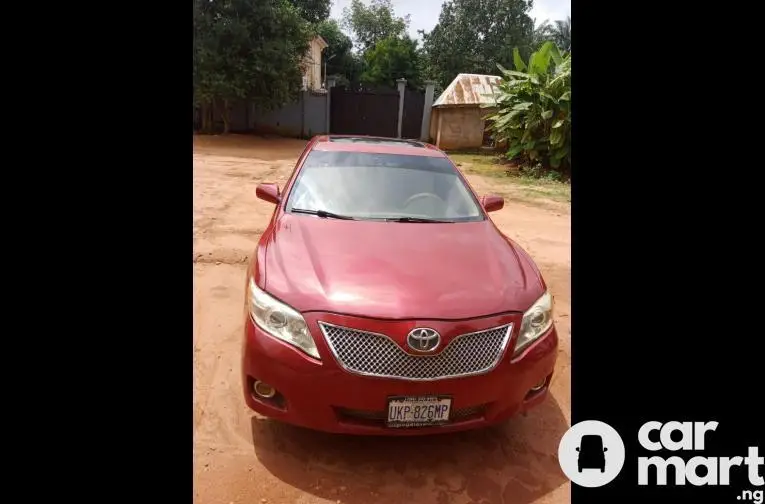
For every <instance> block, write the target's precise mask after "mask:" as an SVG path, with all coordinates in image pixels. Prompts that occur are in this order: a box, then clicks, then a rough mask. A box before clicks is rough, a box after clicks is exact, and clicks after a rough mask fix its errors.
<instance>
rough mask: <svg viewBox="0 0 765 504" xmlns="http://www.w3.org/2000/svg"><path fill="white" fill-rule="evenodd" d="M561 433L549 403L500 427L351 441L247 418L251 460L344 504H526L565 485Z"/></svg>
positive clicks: (558, 415) (560, 420)
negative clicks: (559, 454)
mask: <svg viewBox="0 0 765 504" xmlns="http://www.w3.org/2000/svg"><path fill="white" fill-rule="evenodd" d="M567 429H568V425H567V422H566V419H565V417H564V415H563V413H562V411H561V410H560V407H559V406H558V403H557V402H556V401H555V398H554V397H553V396H549V397H548V398H547V400H546V401H545V402H544V403H542V404H540V405H539V406H538V407H537V408H535V409H534V410H532V411H531V412H529V413H528V415H527V416H525V417H524V416H518V417H516V418H513V419H511V420H510V421H508V422H505V423H503V424H501V425H498V426H495V427H490V428H485V429H481V430H476V431H472V432H462V433H454V434H438V435H433V436H423V437H357V436H341V435H333V434H324V433H319V432H313V431H309V430H306V429H301V428H297V427H292V426H289V425H285V424H282V423H279V422H275V421H271V420H266V419H261V418H256V417H253V418H252V437H253V444H254V447H255V454H256V456H257V458H258V459H259V460H260V462H261V463H262V464H263V466H264V467H265V468H266V469H267V470H268V471H269V472H271V473H272V474H273V475H274V476H276V477H277V478H279V479H280V480H282V481H283V482H285V483H286V484H288V485H290V486H293V487H295V488H297V489H300V490H302V491H304V492H307V493H310V494H312V495H315V496H317V497H321V498H324V499H329V500H332V501H333V502H336V501H340V502H342V503H343V504H371V503H373V502H387V503H390V502H404V501H406V502H418V503H426V502H433V503H438V504H447V503H451V502H455V503H456V502H460V503H464V502H465V499H466V498H468V499H470V502H472V503H476V504H478V503H480V504H502V503H510V502H512V503H513V504H527V503H530V502H533V501H535V500H537V499H539V498H540V497H542V496H544V495H546V494H547V493H549V492H551V491H553V490H554V489H556V488H558V487H559V486H561V485H563V484H564V483H566V482H567V479H566V478H565V476H564V475H563V473H562V472H561V470H560V466H559V465H558V460H557V452H558V443H559V441H560V439H561V437H562V435H563V433H564V432H565V431H566V430H567Z"/></svg>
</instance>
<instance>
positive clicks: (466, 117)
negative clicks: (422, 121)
mask: <svg viewBox="0 0 765 504" xmlns="http://www.w3.org/2000/svg"><path fill="white" fill-rule="evenodd" d="M435 111H437V112H436V113H435V114H432V115H431V136H432V137H433V141H434V142H435V144H436V146H437V147H439V148H440V149H451V150H455V149H474V148H478V147H481V145H482V144H483V132H484V127H485V125H484V120H483V117H485V116H486V115H487V113H488V112H489V111H487V110H486V109H482V108H480V107H478V106H477V105H476V106H475V107H453V108H448V107H446V108H444V107H439V108H437V109H435Z"/></svg>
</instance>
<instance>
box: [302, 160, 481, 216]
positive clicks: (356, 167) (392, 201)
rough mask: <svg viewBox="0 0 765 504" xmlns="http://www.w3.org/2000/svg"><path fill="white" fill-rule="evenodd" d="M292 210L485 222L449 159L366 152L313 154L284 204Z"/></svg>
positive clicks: (474, 200)
mask: <svg viewBox="0 0 765 504" xmlns="http://www.w3.org/2000/svg"><path fill="white" fill-rule="evenodd" d="M293 209H301V210H324V211H327V212H333V213H337V214H342V215H347V216H351V217H355V218H358V219H386V218H399V217H412V218H426V219H438V220H449V221H475V220H483V218H484V217H483V214H482V213H481V211H480V207H479V206H478V202H477V201H476V199H475V197H474V196H473V194H472V193H471V192H470V190H469V189H468V188H467V187H466V186H465V184H464V183H463V182H462V179H461V178H460V177H459V176H458V174H457V171H456V169H455V168H454V166H453V165H452V164H451V162H449V160H448V159H446V158H442V157H427V156H408V155H401V154H374V153H366V152H327V151H312V152H311V153H310V154H309V155H308V156H307V157H306V160H305V163H304V165H303V167H302V169H301V171H300V174H299V176H298V178H297V180H296V181H295V184H294V186H293V188H292V190H291V192H290V195H289V199H288V201H287V211H288V212H289V211H292V210H293Z"/></svg>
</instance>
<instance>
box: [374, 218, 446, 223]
mask: <svg viewBox="0 0 765 504" xmlns="http://www.w3.org/2000/svg"><path fill="white" fill-rule="evenodd" d="M385 220H386V221H387V222H439V223H442V224H453V223H454V221H450V220H442V219H427V218H424V217H388V218H386V219H385Z"/></svg>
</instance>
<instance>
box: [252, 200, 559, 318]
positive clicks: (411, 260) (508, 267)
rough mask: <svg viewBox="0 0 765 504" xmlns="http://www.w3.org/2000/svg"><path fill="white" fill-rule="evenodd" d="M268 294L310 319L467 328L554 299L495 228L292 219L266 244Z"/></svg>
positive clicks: (520, 253)
mask: <svg viewBox="0 0 765 504" xmlns="http://www.w3.org/2000/svg"><path fill="white" fill-rule="evenodd" d="M265 245H266V253H265V261H266V264H265V268H264V269H265V289H266V291H267V292H269V293H270V294H271V295H273V296H275V297H276V298H278V299H280V300H282V301H283V302H285V303H287V304H289V305H291V306H292V307H293V308H295V309H297V310H299V311H301V312H308V311H326V312H335V313H339V314H346V315H356V316H366V317H374V318H386V319H465V318H471V317H479V316H483V315H492V314H497V313H503V312H510V311H524V310H526V309H528V308H529V307H530V306H531V304H532V303H533V302H534V301H535V300H536V299H537V298H538V297H539V296H540V295H541V294H542V293H543V292H544V286H543V281H542V280H541V277H540V276H539V273H538V271H537V269H536V267H535V266H534V264H533V262H532V261H531V260H530V258H528V256H527V255H526V253H525V252H523V251H522V250H520V247H518V245H516V244H514V243H512V242H511V241H509V240H507V239H506V238H505V237H503V236H502V235H501V234H500V233H499V231H498V230H497V229H496V227H494V225H493V223H492V222H491V221H490V220H485V221H480V222H467V223H451V224H430V223H398V222H379V221H344V220H333V219H321V218H317V217H313V216H306V215H292V214H282V215H281V216H280V218H279V219H278V220H277V221H276V222H275V223H274V227H273V229H272V230H271V233H270V235H269V236H268V237H267V239H266V241H265Z"/></svg>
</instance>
